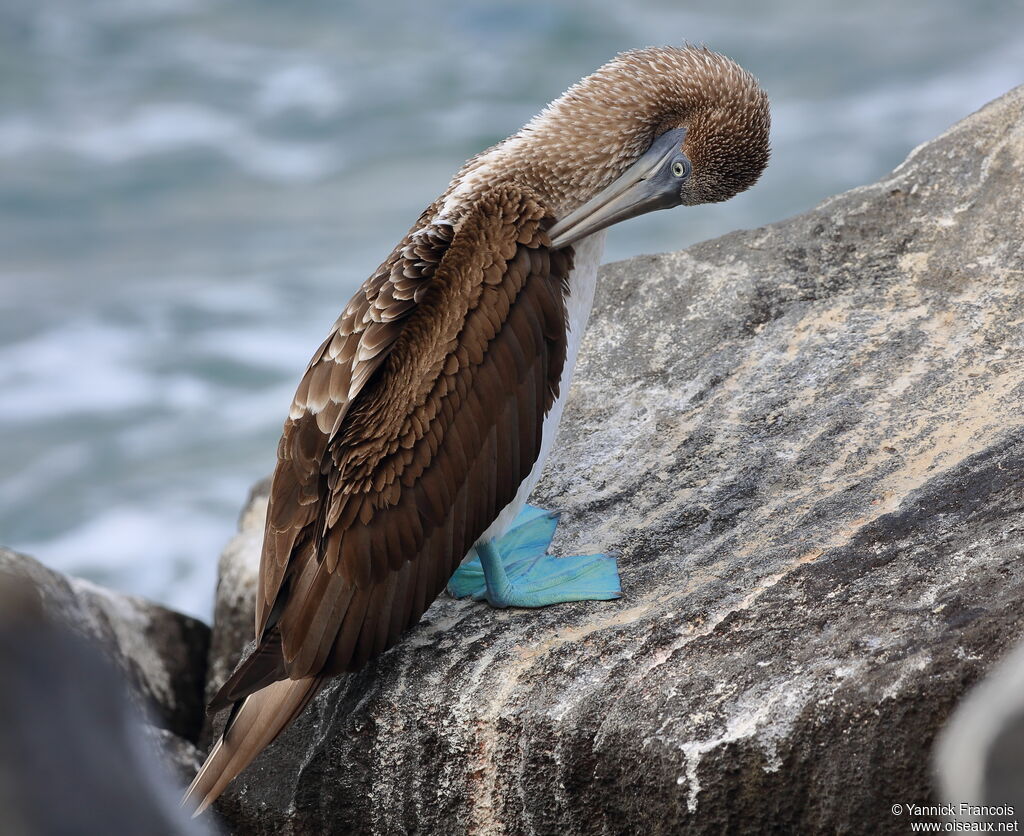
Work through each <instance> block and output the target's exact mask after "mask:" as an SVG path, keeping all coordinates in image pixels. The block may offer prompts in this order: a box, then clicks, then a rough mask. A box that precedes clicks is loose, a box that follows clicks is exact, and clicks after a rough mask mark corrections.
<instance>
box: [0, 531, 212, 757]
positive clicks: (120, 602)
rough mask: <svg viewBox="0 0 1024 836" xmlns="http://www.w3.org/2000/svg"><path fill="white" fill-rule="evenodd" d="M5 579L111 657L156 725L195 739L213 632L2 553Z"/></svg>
mask: <svg viewBox="0 0 1024 836" xmlns="http://www.w3.org/2000/svg"><path fill="white" fill-rule="evenodd" d="M4 575H7V576H14V577H16V578H22V579H25V580H27V581H29V582H30V583H31V584H32V585H33V586H35V587H36V588H37V590H38V591H39V595H40V597H41V600H42V603H43V606H44V608H45V610H46V614H47V616H48V617H49V618H51V619H60V620H61V621H62V622H64V623H65V624H67V625H68V626H70V627H71V629H72V630H74V631H75V632H76V633H78V634H79V635H81V636H84V637H86V638H87V639H89V640H92V641H96V642H99V643H100V645H101V646H102V647H104V648H105V649H107V650H108V652H109V654H110V656H111V658H113V660H114V662H115V663H116V664H117V666H118V667H119V668H120V669H121V671H122V673H123V674H124V675H125V676H126V678H127V679H128V682H129V683H130V685H131V687H132V691H133V693H134V694H135V695H136V696H137V697H138V698H139V701H140V703H141V704H142V705H143V706H144V707H145V708H146V710H147V711H148V712H149V714H150V716H151V719H152V721H153V722H154V723H155V724H157V725H158V726H160V727H162V728H165V729H168V730H169V731H171V732H174V734H176V735H178V736H180V737H183V738H185V739H188V740H195V739H196V738H197V736H198V734H199V731H200V728H201V726H202V722H203V715H204V702H203V683H204V681H205V674H206V652H207V647H208V645H209V636H210V628H209V627H207V626H206V625H205V624H203V623H202V622H201V621H197V620H196V619H194V618H189V617H188V616H186V615H182V614H181V613H178V612H174V611H173V610H169V609H167V608H165V607H161V606H159V605H158V604H154V603H152V602H151V601H147V600H145V599H143V598H137V597H135V596H132V595H122V594H120V593H116V592H112V591H110V590H108V589H104V588H102V587H99V586H96V585H95V584H92V583H89V582H88V581H85V580H82V579H80V578H72V577H68V576H65V575H62V574H60V573H59V572H54V571H52V570H50V569H47V568H46V567H45V566H43V565H42V564H41V563H39V561H37V560H35V559H33V558H31V557H28V556H27V555H23V554H18V553H17V552H13V551H10V550H9V549H5V548H2V547H0V584H2V583H4V580H3V577H4Z"/></svg>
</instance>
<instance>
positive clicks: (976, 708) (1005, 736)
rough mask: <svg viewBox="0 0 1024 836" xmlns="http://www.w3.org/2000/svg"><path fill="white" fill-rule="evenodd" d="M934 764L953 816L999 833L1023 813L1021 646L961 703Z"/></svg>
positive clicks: (1023, 685)
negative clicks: (989, 825)
mask: <svg viewBox="0 0 1024 836" xmlns="http://www.w3.org/2000/svg"><path fill="white" fill-rule="evenodd" d="M935 761H936V772H937V773H938V777H939V784H940V789H941V792H942V799H943V801H945V802H946V804H947V805H948V806H949V808H950V816H951V817H954V818H957V819H960V820H962V821H965V822H970V821H984V822H992V823H993V824H994V825H996V829H997V830H998V829H1000V822H1007V821H1017V817H1018V816H1019V815H1020V814H1021V813H1022V812H1024V644H1021V645H1018V646H1017V647H1016V648H1015V649H1014V650H1013V652H1012V653H1011V654H1010V655H1009V656H1008V657H1007V658H1006V659H1004V660H1003V661H1002V662H1000V664H999V665H998V666H997V667H996V669H995V670H994V671H992V672H991V673H990V674H989V675H988V676H987V677H985V679H984V680H982V682H981V683H979V684H978V685H977V686H976V687H975V688H974V689H973V690H972V691H971V693H970V694H968V695H967V698H966V699H965V700H964V701H963V702H962V703H961V704H960V706H959V707H958V708H957V710H956V712H955V713H954V714H953V717H952V718H951V720H950V722H949V724H948V725H947V726H946V728H945V729H943V731H942V734H941V735H940V737H939V740H938V744H937V746H936V758H935ZM1003 828H1005V824H1004V825H1003ZM1003 832H1005V830H1004V831H1003Z"/></svg>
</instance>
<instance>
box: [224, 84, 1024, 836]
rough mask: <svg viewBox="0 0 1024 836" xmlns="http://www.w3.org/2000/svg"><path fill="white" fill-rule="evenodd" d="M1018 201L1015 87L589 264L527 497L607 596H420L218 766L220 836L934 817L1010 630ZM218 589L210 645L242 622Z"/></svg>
mask: <svg viewBox="0 0 1024 836" xmlns="http://www.w3.org/2000/svg"><path fill="white" fill-rule="evenodd" d="M1022 190H1024V88H1018V89H1017V90H1015V91H1013V92H1011V93H1009V94H1007V95H1006V96H1004V97H1003V98H1001V99H999V100H997V101H996V102H994V103H992V104H990V105H989V106H987V107H986V108H984V109H983V110H981V111H979V112H978V113H976V114H974V115H973V116H971V117H969V118H968V119H966V120H964V121H963V122H961V123H960V124H958V125H957V126H955V127H954V128H952V129H951V130H950V131H948V132H947V133H946V134H944V135H942V136H941V137H939V138H938V139H936V140H934V141H933V142H930V143H928V144H926V145H924V146H922V147H921V148H918V149H917V150H916V151H915V152H914V153H912V154H911V156H910V157H909V159H908V160H907V161H906V162H905V163H904V164H903V165H901V166H900V167H899V168H898V169H897V170H896V171H895V172H893V174H892V175H890V176H888V177H886V178H885V179H884V180H882V181H880V182H879V183H876V184H874V185H871V186H867V187H863V188H859V189H855V190H853V191H851V192H848V193H846V194H843V195H840V196H838V197H835V198H833V199H831V200H829V201H826V202H825V203H824V204H822V205H821V206H819V207H818V208H816V209H814V210H813V211H810V212H808V213H806V214H804V215H801V216H798V217H795V218H792V219H790V220H787V221H783V222H780V223H777V224H773V225H771V226H768V227H764V228H761V229H756V230H752V231H746V232H736V233H733V234H730V235H727V236H725V237H724V238H720V239H718V240H715V241H710V242H707V243H704V244H700V245H697V246H695V247H692V248H690V249H688V250H686V251H683V252H679V253H672V254H668V255H662V256H648V257H641V258H636V259H632V260H630V261H627V262H622V263H619V264H614V265H611V266H609V267H607V268H606V269H605V270H604V272H603V278H602V280H601V285H600V288H599V291H598V301H597V307H596V311H595V315H594V318H593V320H592V322H591V325H590V327H589V330H588V332H587V336H586V339H585V341H584V346H583V352H582V360H581V363H580V367H579V369H578V372H577V378H576V382H575V384H574V387H573V393H572V397H571V399H570V401H569V404H568V407H567V411H566V416H565V420H564V422H563V428H562V431H561V434H560V436H559V441H558V443H557V445H556V448H557V449H556V451H555V453H554V455H553V457H552V460H551V462H550V464H549V466H548V468H547V470H546V477H545V479H544V481H543V482H542V484H541V485H540V486H539V488H538V489H537V491H536V493H535V495H534V498H533V500H534V502H535V503H536V504H538V505H541V506H544V507H553V508H558V509H560V510H562V511H563V512H564V513H563V516H562V524H561V527H560V529H559V534H558V537H557V539H556V542H555V546H554V551H555V553H557V554H572V553H580V552H589V551H596V550H603V551H607V550H617V551H619V552H620V553H621V555H622V558H621V568H622V577H623V587H624V591H625V594H624V597H623V598H622V600H621V601H618V602H614V603H579V604H569V605H562V606H558V607H552V608H548V609H544V610H540V611H527V610H507V611H496V610H493V609H491V608H489V607H487V606H486V605H484V604H477V603H471V602H465V601H454V600H451V599H449V598H447V597H444V596H442V598H441V599H439V600H438V601H437V602H436V603H435V604H434V605H433V606H432V607H431V608H430V610H429V611H428V613H427V614H426V616H425V617H424V619H423V621H422V622H421V623H420V625H419V626H418V627H416V628H415V629H414V630H412V631H410V632H409V633H408V634H407V636H406V638H405V639H404V641H403V642H401V644H400V645H399V646H397V647H395V648H393V649H392V650H391V651H389V652H388V653H386V654H385V655H384V656H382V657H381V658H379V659H377V660H375V661H374V662H372V663H371V664H370V665H369V666H368V667H366V668H365V669H364V670H362V671H361V672H359V673H357V674H354V675H351V676H348V677H345V678H340V679H337V680H335V681H333V682H332V684H331V685H330V686H329V687H327V688H326V689H325V690H324V691H323V692H322V693H321V694H320V695H319V696H318V698H317V699H316V700H314V702H313V703H312V704H311V705H310V707H309V708H308V709H307V711H306V712H305V713H304V714H303V715H302V716H301V717H300V718H298V720H297V721H296V723H295V724H294V725H293V726H292V727H291V728H290V729H289V730H287V731H286V732H285V733H284V734H283V735H282V736H281V737H280V738H279V740H278V741H277V742H276V743H275V744H274V745H273V746H271V747H270V749H268V751H267V752H265V753H264V755H263V756H261V757H260V758H259V759H258V760H257V761H256V763H255V764H254V765H253V766H252V767H251V768H250V769H249V770H248V771H247V772H245V773H244V774H243V775H242V776H241V777H240V779H239V780H238V781H237V782H236V785H235V787H234V788H233V789H232V791H231V793H230V795H229V797H228V798H227V799H226V801H225V803H224V805H222V807H221V810H222V812H224V813H225V815H226V816H227V818H228V820H229V823H230V826H231V827H233V828H234V830H235V832H246V833H265V834H275V836H280V834H299V833H311V832H316V833H349V832H359V833H377V834H385V833H401V832H412V831H415V832H417V833H458V832H472V833H487V834H491V833H493V834H499V833H510V834H511V833H556V832H557V833H562V834H584V833H595V834H596V833H624V832H647V833H723V832H728V833H758V832H762V831H766V830H770V831H773V832H834V831H841V832H849V833H888V832H900V833H903V832H906V831H907V829H908V826H909V824H908V821H909V820H908V819H907V818H906V817H900V816H895V815H893V813H892V812H891V809H892V805H893V804H894V803H896V802H900V803H907V802H913V803H918V804H921V805H925V804H928V803H937V797H936V796H935V795H934V794H933V790H932V789H931V781H930V774H929V771H930V768H929V757H928V753H929V752H930V750H931V745H932V741H933V739H934V738H935V735H936V732H937V730H938V729H939V728H940V727H941V725H942V724H943V722H944V721H945V719H946V717H947V716H948V715H949V714H950V712H951V711H952V710H953V708H954V706H955V705H956V703H957V701H958V700H959V699H960V697H961V695H962V694H963V693H964V692H965V690H966V689H967V688H968V687H969V686H970V685H971V684H972V683H973V682H975V681H976V680H977V679H978V678H979V677H980V676H981V675H982V674H983V673H984V672H985V671H986V670H987V668H988V667H989V666H990V665H991V664H992V662H993V660H995V659H996V658H997V657H999V655H1000V654H1002V653H1003V652H1004V651H1005V650H1006V649H1007V648H1008V647H1009V646H1010V644H1011V642H1012V641H1013V640H1014V639H1015V638H1016V637H1017V636H1019V635H1021V634H1022V632H1024V607H1022V605H1021V604H1022V601H1024V561H1022V559H1021V558H1022V552H1024V409H1022V408H1021V407H1022V398H1024V246H1022V239H1024V235H1022V230H1024V208H1022V200H1021V194H1022ZM686 211H699V210H680V211H679V214H680V220H681V222H685V212H686ZM262 507H263V506H262V505H255V504H254V505H252V506H250V512H249V513H248V514H247V516H246V518H245V519H246V526H245V528H244V531H243V535H244V538H245V541H244V547H239V548H237V549H236V550H235V551H234V552H233V553H232V555H231V557H230V559H229V560H227V562H228V563H229V565H227V566H224V567H223V568H224V571H225V572H236V573H237V574H238V576H240V577H241V576H244V577H245V578H246V579H248V578H249V577H250V576H251V573H252V571H253V568H254V567H255V565H256V563H257V562H258V545H257V544H258V542H259V539H260V533H261V531H262V522H261V521H260V520H259V516H260V513H261V509H262ZM241 542H242V541H238V543H241ZM241 566H244V567H245V568H244V572H243V570H242V568H240V567H241ZM224 586H225V584H222V590H221V592H222V597H223V596H225V595H227V594H228V593H229V592H230V594H231V595H233V596H234V603H233V604H232V605H231V607H229V608H227V609H225V610H224V611H226V612H230V613H231V614H232V616H231V617H232V619H234V618H236V617H237V618H238V619H239V621H238V622H237V623H236V622H235V621H233V620H232V621H230V622H227V621H225V622H222V621H221V620H220V619H218V621H217V623H216V625H215V628H214V645H215V646H217V647H220V646H221V645H220V643H219V642H220V640H219V634H221V632H222V631H223V632H224V634H225V635H227V634H232V635H233V636H234V635H238V633H239V632H241V633H242V635H244V637H245V638H246V639H248V638H249V637H250V636H251V633H248V632H247V631H248V630H251V626H250V625H251V623H252V612H251V609H250V608H249V606H244V607H243V606H240V604H239V602H248V601H249V600H250V596H251V594H252V590H251V589H250V588H248V587H247V588H245V589H244V594H240V590H241V587H239V588H237V589H236V588H232V589H230V590H227V589H224ZM218 612H219V613H220V612H221V610H220V609H219V610H218ZM235 649H236V650H237V649H238V648H237V646H236V648H235ZM227 668H228V665H227V664H223V665H221V666H220V667H216V666H212V667H211V669H212V670H217V671H220V672H223V671H226V670H227ZM218 675H220V674H218ZM216 685H219V682H215V683H213V686H216Z"/></svg>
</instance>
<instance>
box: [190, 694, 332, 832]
mask: <svg viewBox="0 0 1024 836" xmlns="http://www.w3.org/2000/svg"><path fill="white" fill-rule="evenodd" d="M321 684H322V679H321V678H320V677H317V676H313V677H307V678H306V679H282V680H280V681H278V682H274V683H273V684H271V685H268V686H267V687H266V688H263V689H261V690H259V691H257V692H256V693H254V694H251V695H250V696H248V697H246V698H245V701H244V702H243V703H242V704H241V707H240V708H239V709H238V710H237V711H235V712H234V714H233V716H232V717H231V719H230V720H228V725H227V728H225V729H224V733H223V734H222V735H221V737H220V740H218V741H217V743H216V744H215V745H214V747H213V749H211V750H210V754H209V755H207V757H206V762H205V763H204V764H203V766H202V768H201V769H200V770H199V773H198V774H197V775H196V777H195V779H194V780H193V781H192V785H191V786H190V787H189V788H188V791H187V792H186V793H185V797H184V799H182V802H181V803H182V804H188V803H190V802H193V803H194V802H195V801H197V800H198V802H199V806H198V807H197V808H196V811H195V813H194V814H193V815H194V816H198V815H199V814H200V813H202V812H203V811H204V810H205V809H206V808H207V807H209V806H210V805H211V804H212V803H213V802H214V801H215V800H216V799H217V797H218V796H219V795H220V794H221V793H222V792H223V791H224V788H225V787H226V786H227V785H228V784H229V783H230V782H231V779H232V778H234V777H235V776H236V775H238V773H239V772H241V771H242V770H243V769H245V768H246V767H247V766H248V765H249V764H250V763H252V761H253V759H254V758H255V757H256V756H257V755H258V754H259V753H260V752H262V751H263V749H264V748H265V747H267V746H269V745H270V743H271V742H272V741H273V740H274V738H275V737H277V736H278V735H279V734H280V733H281V730H282V729H283V728H284V727H285V726H287V725H288V724H289V723H290V722H291V721H292V720H293V719H295V717H297V716H298V715H299V713H300V712H301V711H302V709H303V708H305V707H306V705H307V704H308V703H309V701H310V700H311V699H313V697H314V696H316V694H317V692H318V691H319V690H320V686H321Z"/></svg>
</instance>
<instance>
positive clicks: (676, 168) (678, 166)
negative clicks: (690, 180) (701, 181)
mask: <svg viewBox="0 0 1024 836" xmlns="http://www.w3.org/2000/svg"><path fill="white" fill-rule="evenodd" d="M672 173H673V174H674V175H675V176H676V177H682V176H683V175H684V174H686V163H684V162H683V161H682V160H677V161H676V162H674V163H672Z"/></svg>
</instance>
